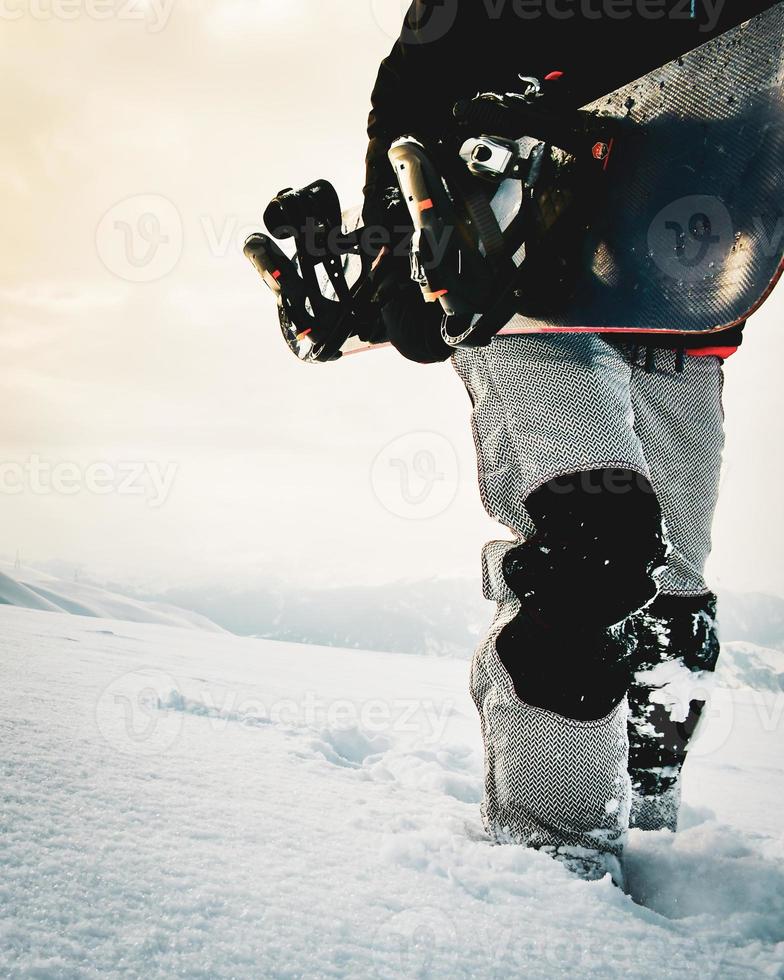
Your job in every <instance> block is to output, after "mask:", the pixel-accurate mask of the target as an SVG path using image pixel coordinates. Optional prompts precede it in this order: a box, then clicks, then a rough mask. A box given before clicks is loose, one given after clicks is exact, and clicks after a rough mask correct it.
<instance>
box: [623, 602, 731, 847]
mask: <svg viewBox="0 0 784 980" xmlns="http://www.w3.org/2000/svg"><path fill="white" fill-rule="evenodd" d="M628 623H629V624H630V625H631V627H632V629H633V632H634V633H635V635H636V638H637V644H636V651H635V653H634V661H635V673H634V681H633V683H632V686H631V688H630V690H629V694H628V698H629V709H630V713H629V744H630V749H629V773H630V775H631V779H632V810H631V818H630V826H631V827H637V828H639V829H641V830H662V829H667V830H671V831H673V832H674V831H675V830H676V829H677V826H678V811H679V809H680V802H681V770H682V768H683V763H684V761H685V759H686V753H687V751H688V748H689V742H690V741H691V739H692V737H693V735H694V732H695V730H696V728H697V725H698V722H699V721H700V718H701V716H702V713H703V709H704V707H705V701H706V698H707V696H708V691H709V687H710V683H711V680H712V675H713V672H714V670H715V669H716V662H717V660H718V656H719V639H718V632H717V628H716V597H715V596H714V595H712V594H707V595H702V596H673V595H660V596H658V597H657V598H656V599H655V600H654V601H653V602H652V603H651V604H650V605H649V606H648V607H646V608H645V609H643V610H642V611H640V612H638V613H636V614H635V615H634V616H632V617H631V618H630V619H629V620H628Z"/></svg>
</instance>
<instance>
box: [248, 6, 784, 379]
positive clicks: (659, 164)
mask: <svg viewBox="0 0 784 980" xmlns="http://www.w3.org/2000/svg"><path fill="white" fill-rule="evenodd" d="M783 82H784V3H778V4H776V5H775V6H774V7H772V8H770V9H768V10H766V11H765V12H764V13H761V14H758V15H757V16H755V17H753V18H752V19H751V20H749V21H747V22H746V23H744V24H741V25H739V26H737V27H734V28H732V29H731V30H729V31H728V32H726V33H725V34H722V35H719V36H718V37H715V38H712V39H711V40H709V41H707V42H706V43H705V44H703V45H701V46H700V47H698V48H695V49H693V50H691V51H689V52H687V53H685V54H683V55H681V56H680V57H678V58H677V59H676V60H674V61H671V62H668V63H667V64H665V65H662V66H661V67H660V68H657V69H655V70H654V71H652V72H650V73H649V74H647V75H645V76H643V77H642V78H640V79H637V80H636V81H633V82H630V83H629V84H627V85H624V86H623V87H621V88H619V89H617V90H616V91H614V92H611V93H610V94H608V95H606V96H603V97H602V98H600V99H598V100H596V101H594V102H592V103H590V104H589V105H587V106H585V107H584V108H583V110H582V111H583V113H585V114H586V115H588V116H589V117H593V118H595V120H596V121H597V127H598V128H597V131H599V130H602V131H607V132H613V133H614V134H615V135H613V136H612V137H611V138H609V139H607V140H606V141H602V140H598V141H597V142H596V144H595V146H594V147H593V148H592V150H593V153H594V155H595V157H596V160H597V162H598V164H599V166H600V167H601V169H602V170H603V172H604V180H603V187H602V193H601V196H600V200H599V201H598V203H597V206H596V207H595V208H594V209H593V210H592V211H591V212H590V217H589V219H588V220H587V221H586V224H585V225H584V226H583V228H582V229H581V234H580V238H579V242H578V260H577V261H576V262H575V263H574V266H575V269H576V272H575V274H574V278H573V280H572V281H571V283H570V288H569V290H568V291H564V292H563V294H562V295H561V294H559V295H558V296H556V297H554V302H553V304H552V305H550V303H549V302H548V304H547V306H546V308H545V309H542V308H541V305H539V306H537V308H535V309H531V308H530V307H528V308H527V307H526V297H525V291H524V290H518V293H520V298H519V300H515V304H514V308H515V309H516V310H517V312H516V313H515V314H514V315H513V316H512V317H511V319H508V318H507V317H506V315H504V317H503V320H502V322H504V323H505V325H504V326H502V327H501V328H500V330H498V329H497V324H496V325H495V326H494V327H493V328H492V331H491V334H490V335H492V334H496V333H499V334H501V335H515V334H525V333H547V332H578V331H586V332H602V333H604V332H607V333H612V332H617V333H624V332H630V333H651V334H674V335H679V334H681V335H682V334H693V333H711V332H718V331H721V330H725V329H728V328H730V327H733V326H736V325H737V324H740V323H742V322H743V321H745V320H746V319H747V318H748V317H749V316H750V315H751V314H752V313H754V312H755V311H756V310H757V309H758V308H759V307H760V306H761V305H762V304H763V303H764V302H765V300H766V299H767V297H768V296H769V295H770V294H771V292H772V290H773V288H774V287H775V285H776V283H777V282H778V280H779V278H780V276H781V274H782V271H784V262H783V261H782V260H783V257H784V180H783V171H784V92H783V91H782V83H783ZM506 183H509V181H507V182H506ZM499 196H500V195H499ZM430 203H431V202H429V201H428V204H430ZM360 214H361V209H360V208H359V207H356V208H352V209H350V210H348V211H345V212H343V215H342V223H343V232H344V234H345V235H347V236H349V238H351V236H352V235H356V234H357V232H358V231H359V230H360V225H361V219H360ZM262 238H263V239H264V244H262V245H260V244H259V240H260V239H262ZM352 242H353V239H352ZM265 247H266V248H269V247H273V248H274V245H273V246H270V243H269V240H268V239H266V238H264V236H251V239H249V240H248V243H247V244H246V248H245V254H246V255H247V256H248V258H249V259H250V260H251V262H252V263H253V264H254V265H255V266H256V268H257V270H258V271H259V272H260V274H261V275H262V277H263V278H264V279H265V281H266V282H267V284H268V285H270V287H271V288H272V289H273V290H274V291H275V292H276V293H277V296H278V313H279V319H280V325H281V329H282V331H283V335H284V339H285V340H286V343H287V344H288V346H289V347H290V349H291V350H292V352H293V353H295V354H296V355H297V357H299V358H300V359H301V360H303V361H311V362H316V361H324V360H335V359H337V358H338V357H340V356H343V355H345V354H353V353H359V352H362V351H366V350H373V349H376V348H382V347H386V346H388V344H386V343H384V342H373V341H372V340H367V339H366V340H361V339H360V338H359V337H357V336H352V337H350V338H349V339H348V340H346V341H344V342H343V343H342V345H341V346H340V347H336V348H335V350H334V351H332V352H330V354H329V356H328V357H324V356H323V354H322V353H321V352H320V349H319V346H318V345H317V344H315V343H314V342H313V338H312V337H311V336H309V334H308V332H307V331H303V330H302V328H301V327H298V326H296V325H295V324H294V323H293V322H292V319H291V317H290V316H289V313H288V312H287V303H286V302H285V301H283V299H282V297H281V288H280V286H281V283H280V282H278V281H273V279H272V278H271V277H270V271H269V270H270V268H273V267H275V266H276V265H280V264H281V263H282V262H283V261H284V260H283V259H282V255H281V253H280V252H277V251H276V256H277V260H275V261H273V260H270V258H269V256H268V255H266V254H265ZM292 261H294V259H292ZM339 262H340V265H341V266H342V269H341V270H340V271H341V272H342V275H343V276H344V278H345V281H346V282H347V283H348V284H349V285H351V286H352V288H358V287H357V285H356V284H359V283H360V282H361V278H362V275H363V273H364V272H366V269H367V265H366V262H367V257H366V256H365V257H363V256H362V254H361V249H359V248H358V247H356V246H355V245H353V244H351V245H350V247H346V248H345V249H343V250H342V254H341V256H340V259H339ZM287 268H288V267H287ZM317 273H318V280H319V284H320V286H321V287H322V291H323V292H324V294H325V295H326V296H329V297H330V298H331V299H332V300H334V301H335V303H337V301H338V300H339V299H340V288H338V289H336V288H335V284H337V285H338V286H340V283H339V282H338V281H337V278H336V274H335V271H334V270H330V269H328V268H326V267H322V268H320V269H319V270H317ZM277 274H278V270H277V269H275V276H276V279H277ZM287 275H288V276H290V278H291V279H292V281H293V279H294V277H293V273H291V272H288V271H286V272H285V273H284V275H283V280H284V281H285V279H286V277H287ZM333 279H334V280H335V282H334V283H333ZM344 291H345V287H344ZM289 308H290V309H291V306H290V305H289ZM307 310H308V312H309V313H310V312H311V311H310V308H309V307H307ZM300 319H301V317H300ZM449 319H451V318H447V322H446V323H445V327H444V331H445V339H447V340H448V341H451V342H453V343H454V342H455V338H454V337H453V336H452V337H450V335H449V326H448V320H449ZM475 320H476V321H480V320H481V317H480V316H479V315H477V317H476V318H475ZM479 333H481V329H478V330H477V335H478V334H479ZM490 335H488V336H486V337H485V342H486V341H487V340H488V339H489V336H490ZM461 336H462V338H466V332H465V331H461ZM461 342H462V340H461ZM465 342H466V343H467V344H468V345H470V344H471V343H472V340H471V338H467V339H465ZM473 342H474V343H476V342H477V341H476V340H474V341H473Z"/></svg>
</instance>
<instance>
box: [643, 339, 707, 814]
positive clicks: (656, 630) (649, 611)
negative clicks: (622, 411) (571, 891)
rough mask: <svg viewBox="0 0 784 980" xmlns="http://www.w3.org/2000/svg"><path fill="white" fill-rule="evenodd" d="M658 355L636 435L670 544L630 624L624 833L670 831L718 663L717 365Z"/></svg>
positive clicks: (646, 374)
mask: <svg viewBox="0 0 784 980" xmlns="http://www.w3.org/2000/svg"><path fill="white" fill-rule="evenodd" d="M676 367H677V357H676V355H675V354H674V353H673V352H669V351H661V352H657V356H656V358H655V360H654V365H653V368H652V370H650V371H646V370H644V368H643V367H641V366H640V367H637V366H636V367H635V369H634V373H633V379H632V404H633V406H634V411H635V428H636V430H637V432H638V434H639V436H640V441H641V442H642V445H643V450H644V452H645V457H646V459H647V461H648V466H649V469H650V474H651V482H652V483H653V486H654V488H655V490H656V494H657V497H658V499H659V501H660V503H661V506H662V511H663V513H664V522H665V525H666V527H667V532H668V537H669V540H670V543H671V552H670V555H669V558H668V563H667V568H666V570H665V572H664V574H663V577H662V579H661V592H660V594H659V595H658V596H657V598H656V599H655V600H654V602H653V603H651V605H649V606H648V607H647V608H645V609H644V610H642V611H641V612H639V613H638V614H637V615H635V616H634V617H632V619H631V620H630V622H629V627H630V629H632V631H633V632H634V634H635V636H636V640H637V652H636V655H635V660H636V664H635V667H636V674H635V679H634V683H633V684H632V686H631V689H630V691H629V703H630V724H629V738H630V761H629V768H630V774H631V778H632V787H633V794H632V813H631V825H632V826H633V827H639V828H641V829H643V830H659V829H662V828H667V829H669V830H673V831H674V830H675V829H676V828H677V822H678V810H679V808H680V775H681V769H682V766H683V763H684V760H685V758H686V752H687V750H688V747H689V742H690V740H691V738H692V736H693V734H694V731H695V729H696V727H697V723H698V722H699V720H700V717H701V715H702V713H703V709H704V706H705V699H706V697H707V692H708V690H709V681H710V678H711V676H712V672H713V671H714V670H715V667H716V661H717V659H718V655H719V641H718V635H717V631H716V597H715V596H714V595H713V594H712V593H711V592H710V590H709V589H708V587H707V585H706V583H705V579H704V577H703V576H704V571H705V563H706V561H707V559H708V555H709V553H710V549H711V525H712V522H713V512H714V509H715V506H716V501H717V498H718V490H719V478H720V472H721V455H722V450H723V447H724V433H723V422H724V417H723V411H722V400H721V397H722V366H721V362H720V361H719V359H718V358H716V357H686V358H685V362H684V364H683V370H682V371H681V372H678V371H677V370H676Z"/></svg>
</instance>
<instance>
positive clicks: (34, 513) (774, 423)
mask: <svg viewBox="0 0 784 980" xmlns="http://www.w3.org/2000/svg"><path fill="white" fill-rule="evenodd" d="M402 10H403V5H402V4H401V3H400V2H399V0H352V2H351V3H347V2H345V0H318V2H316V0H285V3H281V2H279V0H276V2H274V3H273V2H269V0H220V2H217V0H213V2H212V3H207V2H185V0H176V2H174V3H172V2H170V0H168V2H164V0H156V2H153V0H149V2H146V3H145V2H141V0H4V2H3V3H2V4H0V20H3V21H4V23H3V24H2V31H0V72H1V73H2V84H3V90H4V92H5V98H4V99H3V100H2V102H0V114H1V116H0V121H2V126H3V132H4V134H5V139H4V140H3V143H2V145H0V178H1V179H0V200H1V201H2V209H3V227H4V229H5V234H4V235H3V236H2V238H0V316H1V320H0V323H1V324H2V328H1V329H0V356H1V357H2V376H1V380H0V412H2V418H3V420H4V425H3V427H2V434H1V435H0V553H2V554H4V555H5V556H7V557H11V558H13V557H14V556H15V555H16V554H17V553H19V554H20V556H21V558H22V560H23V561H26V562H31V563H45V562H51V561H60V562H66V563H70V564H71V565H73V566H74V567H78V568H79V569H80V570H82V572H83V574H85V575H91V576H94V577H97V578H109V579H112V580H114V581H119V582H127V583H136V584H139V585H145V586H154V587H162V586H166V585H177V584H183V583H186V582H190V581H192V580H194V579H201V580H204V581H209V580H210V579H216V580H217V579H221V580H222V581H237V582H238V583H247V582H252V581H254V580H256V579H257V578H260V577H262V576H269V575H272V576H277V577H279V578H280V579H281V581H287V582H291V583H296V582H298V581H299V582H303V583H308V584H340V583H344V582H345V583H356V582H384V581H388V580H392V579H398V578H403V577H410V578H420V577H423V576H432V575H464V574H477V571H478V557H479V550H480V547H481V544H482V543H483V542H484V541H485V540H488V539H489V538H492V537H504V536H505V532H504V530H503V529H501V528H498V527H496V526H495V525H494V524H493V523H492V522H491V521H490V520H489V519H488V518H487V517H486V516H485V514H484V512H483V510H482V507H481V504H480V501H479V495H478V492H477V489H476V479H475V462H474V457H473V443H472V438H471V433H470V429H469V424H468V422H469V416H468V410H469V404H468V399H467V397H466V394H465V391H464V390H463V388H462V386H461V384H460V382H459V381H458V380H457V378H456V377H455V376H454V374H453V372H452V370H451V368H450V366H449V365H439V366H428V367H424V366H418V365H413V364H409V363H407V362H405V361H404V360H403V359H402V358H401V357H399V356H398V355H396V354H395V353H394V352H392V351H379V352H374V353H371V354H365V355H361V356H358V357H353V358H349V359H347V360H346V361H345V362H344V363H341V364H337V365H324V366H305V365H301V364H299V363H298V362H297V361H296V360H295V359H294V358H293V357H292V356H291V355H290V354H289V353H288V352H287V350H286V349H285V348H284V346H283V343H282V341H281V339H280V336H279V333H278V330H277V321H276V316H275V311H274V306H273V304H272V303H271V301H270V298H269V295H268V293H267V291H266V290H265V289H264V287H263V286H262V285H261V283H260V281H259V280H258V279H257V278H256V275H255V273H254V272H253V270H252V269H251V268H250V266H249V265H248V263H247V262H246V260H245V259H244V258H243V256H242V252H241V246H242V242H243V240H244V238H245V236H246V235H247V234H248V233H249V232H250V231H252V230H255V229H257V228H259V227H260V216H261V213H262V211H263V208H264V206H265V204H266V202H267V201H268V200H269V198H270V197H271V196H272V195H273V194H274V193H275V192H276V191H277V190H278V189H280V188H281V187H286V186H300V185H303V184H305V183H308V182H310V181H311V180H314V179H316V178H317V177H327V178H329V179H331V180H332V181H333V183H334V184H335V185H336V186H337V188H338V190H339V192H340V194H341V197H342V199H343V200H344V202H345V204H346V205H349V204H352V203H355V202H356V201H358V199H359V197H360V188H361V186H362V176H363V157H364V152H365V135H364V129H365V120H366V116H367V110H368V104H369V93H370V90H371V87H372V84H373V80H374V78H375V73H376V70H377V67H378V63H379V61H380V60H381V58H382V57H383V56H384V55H385V54H386V52H387V51H388V49H389V47H390V45H391V43H392V36H393V34H394V32H395V30H396V25H398V24H399V22H400V20H401V18H402ZM782 312H784V289H782V290H780V291H779V293H778V294H774V297H773V299H772V300H771V301H770V302H769V303H768V305H767V306H766V308H765V309H764V310H763V312H762V313H761V314H759V315H758V316H757V317H755V318H754V320H753V321H752V323H751V324H750V326H749V328H748V331H747V343H746V345H745V346H744V349H743V351H742V352H741V354H740V355H739V356H737V357H736V358H734V359H733V360H732V361H730V362H729V363H728V365H727V386H726V399H725V402H726V410H727V421H728V436H729V441H728V450H727V465H726V468H725V475H724V481H723V496H722V502H721V505H720V508H719V513H718V515H717V522H716V533H715V545H716V547H715V552H714V557H713V559H712V576H713V578H712V581H713V583H714V584H716V585H717V586H725V587H731V588H738V589H757V590H763V591H771V592H777V593H779V594H784V569H783V568H782V564H781V561H780V558H779V556H780V553H781V548H782V543H783V542H784V520H782V508H781V488H782V486H783V485H784V473H783V472H782V469H783V467H782V455H781V436H780V419H781V417H782V413H783V411H784V394H782V388H783V387H784V386H783V385H782V383H781V377H782V354H784V342H782V335H781V330H780V328H779V321H780V319H781V314H782Z"/></svg>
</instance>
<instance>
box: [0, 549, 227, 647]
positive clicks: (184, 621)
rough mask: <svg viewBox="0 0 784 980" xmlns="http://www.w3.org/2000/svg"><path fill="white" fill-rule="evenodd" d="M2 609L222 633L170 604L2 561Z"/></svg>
mask: <svg viewBox="0 0 784 980" xmlns="http://www.w3.org/2000/svg"><path fill="white" fill-rule="evenodd" d="M0 605H9V606H21V607H22V608H24V609H42V610H46V611H48V612H58V611H59V612H69V613H74V614H75V615H77V616H90V617H93V618H99V619H100V618H105V619H124V620H127V621H129V622H132V623H157V624H158V625H160V626H184V627H187V628H195V629H203V630H211V631H214V632H221V631H222V628H221V627H220V626H217V625H216V624H215V623H213V622H212V621H211V620H209V619H208V618H207V617H206V616H202V615H201V614H200V613H196V612H191V611H190V610H187V609H180V608H179V607H178V606H173V605H170V604H169V603H166V602H147V601H142V600H139V599H131V598H129V597H128V596H124V595H119V594H118V593H116V592H112V591H110V590H107V589H102V588H100V587H98V586H96V585H91V584H88V583H85V582H79V581H75V580H72V581H67V580H65V579H62V578H58V577H56V576H54V575H49V574H47V573H46V572H42V571H39V570H38V569H34V568H27V567H25V568H21V569H18V568H14V567H13V566H12V565H10V564H9V563H8V562H3V561H0Z"/></svg>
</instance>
